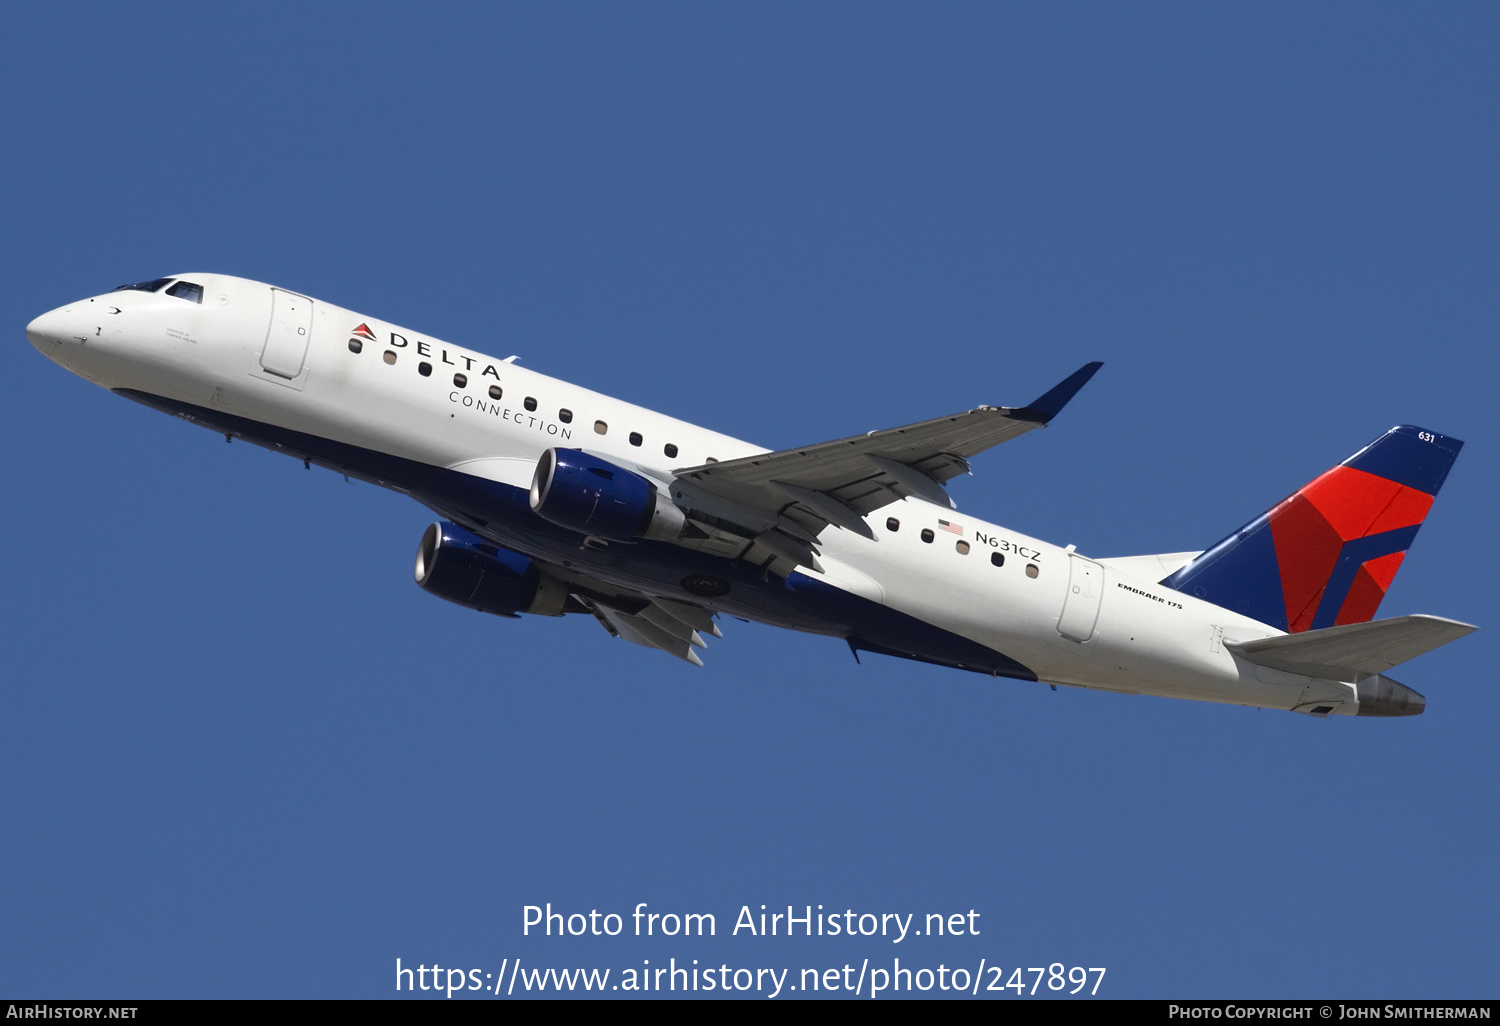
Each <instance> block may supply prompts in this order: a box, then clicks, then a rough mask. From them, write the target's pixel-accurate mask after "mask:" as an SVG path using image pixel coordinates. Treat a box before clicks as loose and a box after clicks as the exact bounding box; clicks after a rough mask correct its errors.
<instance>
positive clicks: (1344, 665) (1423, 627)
mask: <svg viewBox="0 0 1500 1026" xmlns="http://www.w3.org/2000/svg"><path fill="white" fill-rule="evenodd" d="M1478 629H1479V628H1477V627H1474V626H1472V625H1471V624H1467V623H1460V622H1459V621H1457V620H1448V619H1445V618H1443V617H1441V616H1427V615H1425V614H1422V613H1414V614H1412V615H1410V616H1396V617H1392V618H1390V619H1388V620H1370V621H1368V622H1365V623H1349V624H1342V625H1339V626H1336V627H1323V628H1320V629H1318V630H1311V631H1303V632H1302V633H1300V634H1281V635H1278V636H1276V637H1274V638H1261V639H1259V640H1256V641H1238V642H1234V641H1231V642H1226V643H1225V647H1226V648H1228V649H1229V650H1230V651H1231V652H1233V653H1235V654H1236V655H1238V656H1240V657H1242V658H1244V659H1247V660H1249V661H1250V662H1252V663H1257V664H1259V665H1261V666H1269V667H1271V668H1272V669H1274V670H1285V671H1286V672H1288V673H1300V674H1304V675H1306V676H1309V677H1326V678H1330V679H1333V680H1347V679H1349V678H1350V677H1351V676H1353V677H1355V678H1358V679H1362V678H1364V677H1368V676H1371V675H1373V674H1377V673H1384V672H1385V671H1386V670H1389V669H1390V668H1391V667H1393V666H1396V665H1398V664H1400V663H1404V662H1406V661H1407V660H1408V659H1415V658H1416V657H1417V656H1419V655H1422V654H1424V653H1426V652H1430V651H1432V650H1433V649H1435V648H1437V647H1439V646H1440V645H1446V644H1447V643H1448V642H1450V641H1455V640H1457V639H1459V638H1461V637H1463V636H1464V635H1465V634H1469V633H1471V632H1473V631H1476V630H1478Z"/></svg>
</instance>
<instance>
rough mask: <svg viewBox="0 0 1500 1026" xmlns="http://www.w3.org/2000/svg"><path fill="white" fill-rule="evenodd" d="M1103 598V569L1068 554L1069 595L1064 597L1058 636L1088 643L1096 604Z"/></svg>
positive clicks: (1095, 621) (1089, 560)
mask: <svg viewBox="0 0 1500 1026" xmlns="http://www.w3.org/2000/svg"><path fill="white" fill-rule="evenodd" d="M1103 597H1104V567H1102V566H1100V565H1099V564H1098V563H1095V562H1094V561H1093V560H1092V559H1084V558H1083V557H1082V556H1080V555H1078V554H1076V553H1069V554H1068V593H1067V594H1066V595H1065V596H1063V607H1062V615H1061V616H1059V617H1058V619H1057V633H1059V634H1061V635H1062V636H1063V637H1065V638H1067V639H1068V640H1069V641H1079V642H1083V641H1088V640H1089V639H1090V638H1092V637H1093V636H1094V624H1095V623H1097V622H1098V620H1099V602H1100V600H1101V599H1102V598H1103Z"/></svg>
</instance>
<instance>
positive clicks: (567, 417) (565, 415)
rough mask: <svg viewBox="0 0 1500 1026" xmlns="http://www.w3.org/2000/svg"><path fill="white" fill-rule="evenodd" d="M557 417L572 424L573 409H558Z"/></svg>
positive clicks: (565, 422)
mask: <svg viewBox="0 0 1500 1026" xmlns="http://www.w3.org/2000/svg"><path fill="white" fill-rule="evenodd" d="M557 419H558V420H560V421H562V422H563V423H564V424H571V423H573V411H572V410H558V411H557Z"/></svg>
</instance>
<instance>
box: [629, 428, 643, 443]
mask: <svg viewBox="0 0 1500 1026" xmlns="http://www.w3.org/2000/svg"><path fill="white" fill-rule="evenodd" d="M643 441H645V439H644V438H642V437H641V433H640V432H639V431H632V432H630V444H631V445H640V444H641V443H642V442H643Z"/></svg>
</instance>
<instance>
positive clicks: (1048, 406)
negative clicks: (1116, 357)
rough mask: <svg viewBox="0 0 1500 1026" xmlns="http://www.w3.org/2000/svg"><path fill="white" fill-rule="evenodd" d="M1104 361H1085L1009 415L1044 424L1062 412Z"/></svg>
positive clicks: (1015, 418)
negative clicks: (1042, 393)
mask: <svg viewBox="0 0 1500 1026" xmlns="http://www.w3.org/2000/svg"><path fill="white" fill-rule="evenodd" d="M1103 366H1104V363H1103V361H1100V360H1095V361H1093V362H1092V363H1086V364H1084V365H1083V366H1082V367H1080V368H1078V369H1077V370H1076V371H1074V372H1073V373H1072V374H1069V375H1068V376H1067V377H1066V378H1064V379H1063V381H1062V382H1061V383H1060V384H1058V385H1056V386H1055V387H1053V389H1052V390H1051V391H1050V392H1048V393H1047V394H1046V395H1044V396H1042V397H1041V398H1040V399H1036V400H1034V401H1033V402H1032V403H1031V404H1030V405H1029V406H1023V407H1021V408H1020V409H1019V410H1012V411H1011V414H1010V415H1011V417H1012V419H1014V420H1034V421H1036V422H1037V423H1038V424H1045V423H1047V422H1048V421H1050V420H1051V419H1052V418H1053V417H1055V416H1057V415H1058V414H1059V413H1061V412H1062V408H1063V407H1064V406H1066V405H1068V401H1069V400H1071V399H1072V398H1073V397H1074V396H1075V395H1077V394H1078V390H1079V389H1080V388H1082V387H1083V386H1084V385H1087V384H1088V383H1089V378H1092V377H1093V376H1094V372H1095V371H1097V370H1098V369H1099V368H1100V367H1103Z"/></svg>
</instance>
